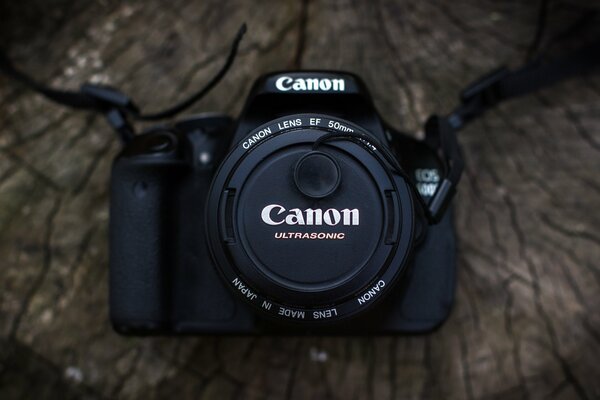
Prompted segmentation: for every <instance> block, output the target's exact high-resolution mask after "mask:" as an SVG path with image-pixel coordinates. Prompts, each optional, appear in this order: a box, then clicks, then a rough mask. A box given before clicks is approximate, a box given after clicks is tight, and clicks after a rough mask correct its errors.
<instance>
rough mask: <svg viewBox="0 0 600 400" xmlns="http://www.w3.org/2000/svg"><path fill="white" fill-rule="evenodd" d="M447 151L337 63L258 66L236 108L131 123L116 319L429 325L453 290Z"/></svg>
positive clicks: (248, 328)
mask: <svg viewBox="0 0 600 400" xmlns="http://www.w3.org/2000/svg"><path fill="white" fill-rule="evenodd" d="M432 124H433V125H435V124H436V121H430V123H429V125H432ZM430 131H432V132H437V131H436V129H435V127H433V129H430ZM453 151H454V152H455V153H456V152H458V149H457V148H456V144H455V142H454V141H452V140H450V139H448V138H444V136H443V135H440V134H439V132H438V133H437V136H436V134H429V133H428V137H427V139H426V140H423V141H419V140H416V139H414V138H411V137H409V136H406V135H403V134H401V133H399V132H396V131H394V130H393V129H391V128H389V127H388V126H386V124H384V122H383V121H382V120H381V118H380V117H379V116H378V114H377V112H376V110H375V108H374V106H373V103H372V101H371V99H370V97H369V94H368V92H367V90H366V89H365V87H364V85H363V83H362V82H361V81H360V80H359V79H358V78H357V77H356V76H354V75H351V74H348V73H338V72H282V73H274V74H269V75H267V76H264V77H262V78H261V79H259V80H258V81H257V82H256V84H255V85H254V87H253V89H252V92H251V94H250V96H249V98H248V100H247V103H246V105H245V108H244V110H243V112H242V114H241V116H240V118H239V119H238V120H237V121H233V120H232V119H230V118H228V117H225V116H219V115H200V116H197V117H194V118H191V119H187V120H184V121H180V122H178V123H175V124H173V125H172V126H161V127H156V128H152V129H150V130H148V131H147V132H145V133H144V134H142V135H138V136H135V137H134V138H133V139H132V140H131V141H130V142H129V143H128V144H127V145H126V147H125V148H124V150H123V151H122V152H121V153H120V154H119V156H118V157H117V159H116V160H115V163H114V167H113V170H112V181H111V215H110V316H111V320H112V323H113V325H114V327H115V329H116V330H117V331H119V332H121V333H132V334H177V333H188V334H189V333H194V334H198V333H207V334H213V333H232V334H255V333H274V334H275V333H292V334H298V333H331V334H361V333H371V334H373V333H375V334H377V333H396V332H422V331H427V330H431V329H433V328H435V327H436V326H438V325H439V324H440V323H441V322H443V321H444V319H445V318H446V317H447V315H448V313H449V310H450V307H451V304H452V300H453V295H454V285H455V235H454V231H453V226H452V223H451V216H450V215H449V213H448V212H446V213H444V210H445V209H446V208H447V205H448V202H449V199H450V197H451V195H452V193H453V190H454V184H455V183H456V182H453V181H452V179H450V178H451V176H452V171H451V167H452V165H451V164H452V162H451V160H449V159H448V158H447V157H448V154H449V153H452V152H453ZM454 175H455V178H456V175H457V174H456V173H454ZM456 180H457V179H455V181H456ZM442 215H443V217H442Z"/></svg>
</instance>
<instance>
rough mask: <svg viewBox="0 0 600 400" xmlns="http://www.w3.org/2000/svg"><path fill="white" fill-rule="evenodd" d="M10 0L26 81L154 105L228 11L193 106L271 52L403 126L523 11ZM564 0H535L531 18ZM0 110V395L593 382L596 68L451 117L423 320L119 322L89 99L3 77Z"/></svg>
mask: <svg viewBox="0 0 600 400" xmlns="http://www.w3.org/2000/svg"><path fill="white" fill-rule="evenodd" d="M20 3H23V2H14V3H8V2H4V3H3V4H2V5H0V19H2V24H0V35H1V36H0V37H1V38H2V43H4V44H6V48H7V50H8V52H9V53H10V54H11V56H12V57H13V58H14V59H15V60H16V62H17V64H18V65H20V66H21V67H22V68H23V69H25V70H27V71H29V72H31V73H32V74H34V75H35V76H36V78H38V79H39V80H40V81H44V82H49V83H52V84H54V85H57V86H60V87H68V88H77V87H78V85H79V84H81V83H83V82H85V81H87V80H92V81H94V82H104V83H110V84H112V85H115V86H117V87H119V88H121V89H123V90H124V91H125V92H126V93H129V94H131V95H132V96H133V98H135V99H138V102H139V103H140V104H141V105H142V106H143V108H144V110H155V109H159V108H162V107H164V106H166V105H169V104H172V103H173V102H174V101H175V100H176V99H180V98H182V96H184V95H185V93H189V92H191V91H193V90H194V89H195V88H198V87H200V86H201V85H202V83H203V82H206V80H207V79H208V78H209V77H210V76H212V74H214V73H215V71H216V70H217V69H218V68H219V67H220V65H221V63H222V62H223V59H224V57H225V55H226V54H227V52H228V47H229V43H230V40H231V39H232V37H233V35H234V34H235V32H236V30H237V28H238V27H239V25H240V23H241V22H243V21H246V22H247V23H248V26H249V33H248V34H247V36H246V38H245V40H244V42H243V44H242V46H241V49H240V53H239V58H238V59H237V61H236V63H235V65H234V67H233V68H232V70H231V72H230V73H229V74H228V75H227V76H226V78H225V79H224V81H223V82H222V83H221V84H220V85H219V86H218V87H217V88H216V89H214V90H213V91H212V92H211V93H210V95H209V96H208V97H206V99H205V100H203V101H202V102H200V103H199V104H197V105H196V106H195V107H194V110H193V111H221V112H227V113H229V114H231V115H237V114H238V113H239V111H240V110H241V108H242V106H243V102H244V99H245V97H246V95H247V93H248V91H249V88H250V85H251V84H252V83H253V81H254V80H255V78H257V77H258V76H259V75H260V74H263V73H265V72H268V71H272V70H280V69H290V68H293V69H296V68H304V69H310V68H314V69H343V70H348V71H351V72H354V73H356V74H358V75H359V76H361V77H362V78H363V79H364V80H365V81H366V83H367V86H368V87H369V88H370V90H371V92H372V95H373V98H374V100H375V103H376V106H377V107H378V109H379V111H380V112H381V114H382V116H383V117H384V118H385V119H386V120H388V121H390V122H391V123H392V124H393V125H395V126H397V127H399V128H403V129H405V130H409V131H414V132H415V134H418V132H419V131H420V130H421V129H422V128H421V127H422V124H423V121H424V120H425V118H426V117H427V116H428V115H429V114H430V113H436V112H437V113H445V112H448V111H450V110H451V109H452V107H453V106H454V105H456V104H457V101H458V100H457V94H458V92H459V91H460V89H461V88H463V87H464V86H465V85H466V84H467V83H469V82H470V81H472V80H473V79H475V78H476V77H478V76H480V75H481V74H483V73H485V72H487V71H488V70H490V69H492V68H494V67H496V66H498V65H501V64H503V63H506V62H509V63H510V64H511V65H518V64H520V63H521V62H522V60H523V58H524V56H525V54H526V52H527V49H528V46H529V44H530V42H531V40H532V38H533V37H534V34H535V29H536V21H537V15H538V5H537V4H535V3H534V2H532V3H531V4H525V3H520V2H501V3H498V2H492V1H487V0H486V1H474V0H458V1H455V2H434V1H429V0H428V1H416V2H410V1H405V2H387V1H364V2H360V1H306V0H305V1H292V0H289V1H277V2H268V1H252V2H249V1H248V2H243V1H241V0H236V1H222V0H220V1H216V0H210V1H208V0H207V1H203V2H193V1H188V0H172V1H170V2H162V1H159V0H147V1H143V2H142V1H132V2H128V3H126V4H123V3H121V2H117V1H113V0H106V1H102V2H70V1H67V0H50V1H42V0H36V1H26V2H25V3H26V4H25V5H23V4H20ZM580 3H581V4H580V5H578V4H577V3H574V4H563V3H551V4H550V6H549V7H550V11H552V13H551V15H554V16H555V17H554V18H550V20H549V22H548V29H549V30H552V29H556V30H557V31H560V26H561V22H562V21H563V19H565V18H566V19H568V18H570V16H573V15H575V14H577V13H578V12H580V8H581V7H582V6H583V2H580ZM557 15H558V16H557ZM557 26H558V28H557ZM0 121H1V122H2V123H1V125H0V254H1V255H2V257H1V259H2V261H1V263H2V267H1V269H0V281H1V282H2V291H1V292H0V335H1V336H0V398H3V399H13V398H35V399H50V398H91V399H96V398H141V399H152V398H196V399H227V398H232V399H233V398H235V399H238V398H244V399H279V398H288V399H387V398H389V399H409V398H415V399H417V398H419V399H420V398H427V399H462V398H466V399H475V398H502V399H504V398H507V399H518V398H522V399H540V398H558V399H572V398H580V399H595V398H600V379H598V378H600V373H599V371H600V368H599V367H598V364H597V363H598V359H599V358H600V312H599V309H600V265H599V263H598V260H599V259H600V230H599V228H598V226H600V214H599V213H598V209H600V180H599V178H598V172H599V171H600V157H599V155H600V133H599V132H600V77H599V76H598V75H596V76H588V77H581V78H576V79H572V80H570V81H568V82H564V83H561V84H559V85H557V86H555V87H552V88H550V89H546V90H543V91H541V92H539V93H537V94H535V95H531V96H528V97H524V98H522V99H518V100H514V101H512V102H509V103H506V104H503V105H501V106H500V107H498V108H497V109H494V110H493V111H490V112H489V113H488V114H486V116H485V117H484V118H482V119H480V120H478V121H477V122H475V123H473V124H472V126H469V127H468V128H467V129H465V130H464V131H463V132H461V135H460V141H461V143H462V145H463V151H464V154H465V158H466V163H467V166H466V172H465V174H464V177H463V181H462V182H461V186H460V189H459V193H458V196H457V197H456V199H455V203H454V204H455V211H456V212H455V218H456V224H457V230H458V239H459V253H458V260H459V262H458V264H459V271H458V286H457V298H456V304H455V306H454V309H453V312H452V315H451V317H450V318H449V320H448V321H447V323H446V324H445V325H443V326H442V327H441V328H440V329H439V330H437V331H435V332H434V333H432V334H428V335H420V336H398V337H364V338H351V337H296V338H288V337H252V338H235V337H186V338H126V337H121V336H119V335H117V334H115V333H114V332H113V331H112V329H111V327H110V325H109V322H108V302H107V294H108V288H107V280H108V276H107V272H108V256H107V254H108V245H107V237H108V233H107V222H108V220H107V219H108V183H109V169H110V165H111V161H112V159H113V158H114V156H115V155H116V153H117V151H118V148H119V144H118V143H117V140H115V138H114V137H113V135H112V133H111V131H110V129H109V128H108V127H107V126H106V125H105V123H104V121H103V120H102V118H101V117H98V116H96V115H91V114H87V113H85V112H77V111H73V110H69V109H65V108H62V107H60V106H57V105H55V104H52V103H49V102H48V101H46V100H44V99H42V98H40V97H39V96H37V95H34V94H32V93H31V92H29V91H27V90H25V89H24V88H23V87H21V86H19V85H17V84H15V83H14V82H12V81H9V80H7V79H5V78H4V77H0Z"/></svg>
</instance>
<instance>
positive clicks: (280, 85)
mask: <svg viewBox="0 0 600 400" xmlns="http://www.w3.org/2000/svg"><path fill="white" fill-rule="evenodd" d="M275 87H276V88H277V90H279V91H281V92H287V91H289V90H292V91H294V92H304V91H308V90H312V91H318V92H329V91H332V92H343V91H345V90H346V82H345V81H344V79H343V78H337V79H328V78H320V79H319V78H292V77H289V76H282V77H279V78H277V80H276V81H275Z"/></svg>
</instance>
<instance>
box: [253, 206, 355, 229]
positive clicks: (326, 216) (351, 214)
mask: <svg viewBox="0 0 600 400" xmlns="http://www.w3.org/2000/svg"><path fill="white" fill-rule="evenodd" d="M286 211H287V213H286ZM282 214H283V215H282ZM260 217H261V218H262V220H263V222H264V223H265V224H267V225H281V224H286V225H323V224H326V225H329V226H335V225H339V224H340V223H341V224H342V225H346V226H352V225H359V224H360V212H359V211H358V209H357V208H354V209H352V210H350V209H348V208H345V209H343V210H336V209H335V208H329V209H327V210H325V211H323V210H322V209H320V208H317V209H312V208H307V209H305V210H301V209H299V208H292V209H289V210H286V208H285V207H283V206H281V205H279V204H269V205H268V206H265V208H263V209H262V212H261V213H260Z"/></svg>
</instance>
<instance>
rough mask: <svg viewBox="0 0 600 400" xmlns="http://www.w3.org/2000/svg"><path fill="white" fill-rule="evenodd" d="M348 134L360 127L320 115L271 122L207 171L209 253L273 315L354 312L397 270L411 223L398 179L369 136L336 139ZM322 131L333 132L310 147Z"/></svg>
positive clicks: (307, 319)
mask: <svg viewBox="0 0 600 400" xmlns="http://www.w3.org/2000/svg"><path fill="white" fill-rule="evenodd" d="M348 131H353V132H361V133H363V132H362V130H361V128H359V127H357V126H355V125H353V124H351V123H349V122H347V121H344V120H340V119H334V118H331V117H328V116H322V115H312V114H311V115H306V114H302V115H294V116H290V117H286V118H282V119H278V120H275V121H271V122H270V123H268V124H266V125H264V126H262V127H261V128H259V129H256V130H255V131H253V132H251V133H250V134H249V135H248V136H247V137H246V138H245V139H244V140H242V141H241V142H240V143H238V144H237V145H236V146H235V147H234V148H233V149H232V150H231V152H230V154H229V155H228V156H227V157H226V159H225V160H224V162H223V163H222V165H221V167H220V169H219V171H218V172H217V174H216V176H215V178H214V181H213V185H212V187H211V191H210V194H209V200H208V204H207V221H208V226H207V230H208V238H209V247H210V249H211V252H212V254H213V258H214V260H215V262H216V264H217V267H218V269H219V270H220V271H221V273H222V274H223V276H224V278H225V280H226V282H227V283H228V284H229V285H230V286H231V288H232V289H233V290H234V292H236V293H237V294H238V295H240V296H241V297H242V298H243V299H244V300H246V301H247V302H249V303H251V304H253V305H254V306H255V307H256V308H257V310H260V311H261V312H262V313H264V314H266V315H269V316H271V317H273V318H278V319H281V320H285V321H295V322H300V323H314V322H327V321H329V322H331V321H333V320H337V319H340V318H343V317H347V316H350V315H354V314H357V313H360V312H364V311H366V310H367V309H369V308H370V307H371V306H372V305H373V304H375V303H376V302H377V301H378V300H379V299H380V298H383V297H384V296H385V293H387V292H388V291H389V289H390V288H391V287H392V286H393V284H394V283H395V282H396V280H397V279H398V277H399V276H400V275H401V273H402V272H403V270H404V266H405V264H406V261H407V259H408V257H409V253H410V250H411V247H412V240H413V230H414V211H413V202H412V197H411V194H410V191H409V189H408V186H407V185H406V183H405V182H404V181H403V180H402V178H400V177H399V176H396V175H395V174H393V173H392V172H391V171H390V168H389V166H388V165H387V164H386V162H385V161H384V160H383V158H382V157H380V156H379V154H378V151H377V146H379V144H377V145H375V140H374V139H373V143H369V142H367V141H365V140H359V141H357V140H350V138H344V136H343V133H344V132H348ZM332 132H339V133H340V138H339V139H338V140H331V141H327V143H321V144H320V146H319V148H318V149H314V148H313V147H314V144H315V141H316V140H317V139H319V138H321V137H323V135H327V134H331V133H332ZM364 133H365V134H366V135H368V133H366V132H364Z"/></svg>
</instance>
